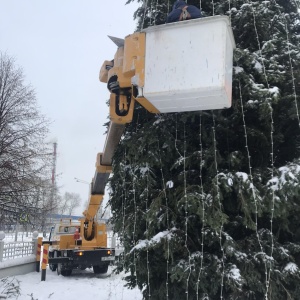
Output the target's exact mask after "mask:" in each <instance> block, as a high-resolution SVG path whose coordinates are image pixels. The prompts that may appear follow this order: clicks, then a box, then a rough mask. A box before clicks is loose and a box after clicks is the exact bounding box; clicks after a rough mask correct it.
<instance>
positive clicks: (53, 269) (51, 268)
mask: <svg viewBox="0 0 300 300" xmlns="http://www.w3.org/2000/svg"><path fill="white" fill-rule="evenodd" d="M50 253H51V255H50ZM50 253H49V257H57V251H53V252H50ZM49 269H50V270H51V271H52V272H55V271H56V269H57V264H49Z"/></svg>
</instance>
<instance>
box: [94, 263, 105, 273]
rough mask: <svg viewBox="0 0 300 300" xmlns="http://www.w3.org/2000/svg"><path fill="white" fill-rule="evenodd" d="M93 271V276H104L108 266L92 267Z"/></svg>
mask: <svg viewBox="0 0 300 300" xmlns="http://www.w3.org/2000/svg"><path fill="white" fill-rule="evenodd" d="M93 270H94V273H95V274H105V273H107V270H108V265H106V266H93Z"/></svg>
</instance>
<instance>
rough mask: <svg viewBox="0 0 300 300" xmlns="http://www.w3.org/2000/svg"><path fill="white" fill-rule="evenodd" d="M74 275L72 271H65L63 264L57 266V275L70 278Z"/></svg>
mask: <svg viewBox="0 0 300 300" xmlns="http://www.w3.org/2000/svg"><path fill="white" fill-rule="evenodd" d="M71 274H72V269H63V268H62V264H57V275H62V276H66V277H67V276H70V275H71Z"/></svg>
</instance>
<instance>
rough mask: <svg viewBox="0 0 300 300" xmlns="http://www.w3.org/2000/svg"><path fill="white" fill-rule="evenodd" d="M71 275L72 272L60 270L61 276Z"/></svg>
mask: <svg viewBox="0 0 300 300" xmlns="http://www.w3.org/2000/svg"><path fill="white" fill-rule="evenodd" d="M71 274H72V270H62V271H61V275H62V276H70V275H71Z"/></svg>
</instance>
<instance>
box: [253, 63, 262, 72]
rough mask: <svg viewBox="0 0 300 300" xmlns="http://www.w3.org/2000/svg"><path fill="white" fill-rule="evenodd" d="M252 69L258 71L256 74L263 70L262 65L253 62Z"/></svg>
mask: <svg viewBox="0 0 300 300" xmlns="http://www.w3.org/2000/svg"><path fill="white" fill-rule="evenodd" d="M254 68H255V69H256V70H257V71H258V72H260V73H261V72H262V70H263V66H262V64H261V63H260V62H259V61H255V64H254Z"/></svg>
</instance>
